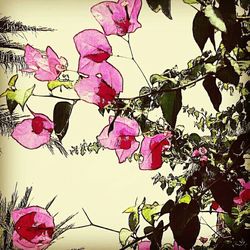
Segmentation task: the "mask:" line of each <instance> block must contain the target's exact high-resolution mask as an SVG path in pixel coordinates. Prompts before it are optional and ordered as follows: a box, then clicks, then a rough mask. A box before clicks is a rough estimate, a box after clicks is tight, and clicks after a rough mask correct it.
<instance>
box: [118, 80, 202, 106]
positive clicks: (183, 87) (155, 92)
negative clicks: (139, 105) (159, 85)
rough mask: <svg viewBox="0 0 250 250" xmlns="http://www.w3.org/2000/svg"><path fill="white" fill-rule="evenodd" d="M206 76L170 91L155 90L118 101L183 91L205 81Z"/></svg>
mask: <svg viewBox="0 0 250 250" xmlns="http://www.w3.org/2000/svg"><path fill="white" fill-rule="evenodd" d="M205 77H206V76H203V77H200V78H198V79H196V80H193V81H190V82H189V83H188V84H185V85H183V86H179V87H175V88H170V89H160V90H156V91H152V92H150V93H147V94H144V95H139V96H134V97H121V98H119V100H124V101H126V100H136V99H140V98H143V97H146V96H149V95H154V94H161V93H167V92H174V91H177V90H180V89H185V88H187V87H189V86H191V85H193V84H195V83H197V82H199V81H201V80H203V79H205Z"/></svg>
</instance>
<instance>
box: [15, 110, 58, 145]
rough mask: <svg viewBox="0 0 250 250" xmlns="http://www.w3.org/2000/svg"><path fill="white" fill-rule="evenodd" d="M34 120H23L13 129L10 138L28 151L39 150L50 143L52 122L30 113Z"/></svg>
mask: <svg viewBox="0 0 250 250" xmlns="http://www.w3.org/2000/svg"><path fill="white" fill-rule="evenodd" d="M32 114H33V116H34V118H32V119H25V120H23V121H22V122H20V123H19V124H17V125H16V127H15V128H14V130H13V132H12V134H11V136H12V137H13V138H14V139H15V140H16V141H17V142H18V143H20V144H21V145H22V146H24V147H25V148H28V149H34V148H39V147H40V146H42V145H44V144H46V143H48V142H49V141H50V136H51V133H52V131H53V129H54V124H53V122H52V121H51V120H50V119H49V118H48V117H47V116H45V115H43V114H36V113H32Z"/></svg>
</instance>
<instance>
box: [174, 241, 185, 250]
mask: <svg viewBox="0 0 250 250" xmlns="http://www.w3.org/2000/svg"><path fill="white" fill-rule="evenodd" d="M173 250H185V248H183V247H181V246H179V245H178V243H177V242H176V241H174V248H173Z"/></svg>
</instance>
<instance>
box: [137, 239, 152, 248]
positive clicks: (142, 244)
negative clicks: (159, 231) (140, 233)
mask: <svg viewBox="0 0 250 250" xmlns="http://www.w3.org/2000/svg"><path fill="white" fill-rule="evenodd" d="M150 246H151V242H150V241H149V240H146V241H141V242H139V243H138V250H150Z"/></svg>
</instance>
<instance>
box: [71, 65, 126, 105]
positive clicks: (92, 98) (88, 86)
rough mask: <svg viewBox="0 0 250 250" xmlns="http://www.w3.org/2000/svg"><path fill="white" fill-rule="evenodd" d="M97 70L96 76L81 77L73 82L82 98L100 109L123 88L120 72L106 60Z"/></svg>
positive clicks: (110, 101)
mask: <svg viewBox="0 0 250 250" xmlns="http://www.w3.org/2000/svg"><path fill="white" fill-rule="evenodd" d="M99 71H100V72H99V76H98V77H97V76H89V77H83V78H81V79H80V80H79V81H78V82H77V83H76V84H75V91H76V92H77V94H78V96H79V97H80V98H81V99H82V100H84V101H86V102H88V103H93V104H96V105H97V106H99V108H101V109H102V108H104V107H105V106H106V105H108V104H110V103H112V101H113V100H114V99H115V97H116V96H117V95H118V94H119V93H120V92H121V91H122V90H123V79H122V76H121V74H120V72H119V71H118V70H117V69H115V68H114V67H113V66H112V65H110V64H109V63H107V62H103V63H102V64H101V65H100V68H99Z"/></svg>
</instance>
